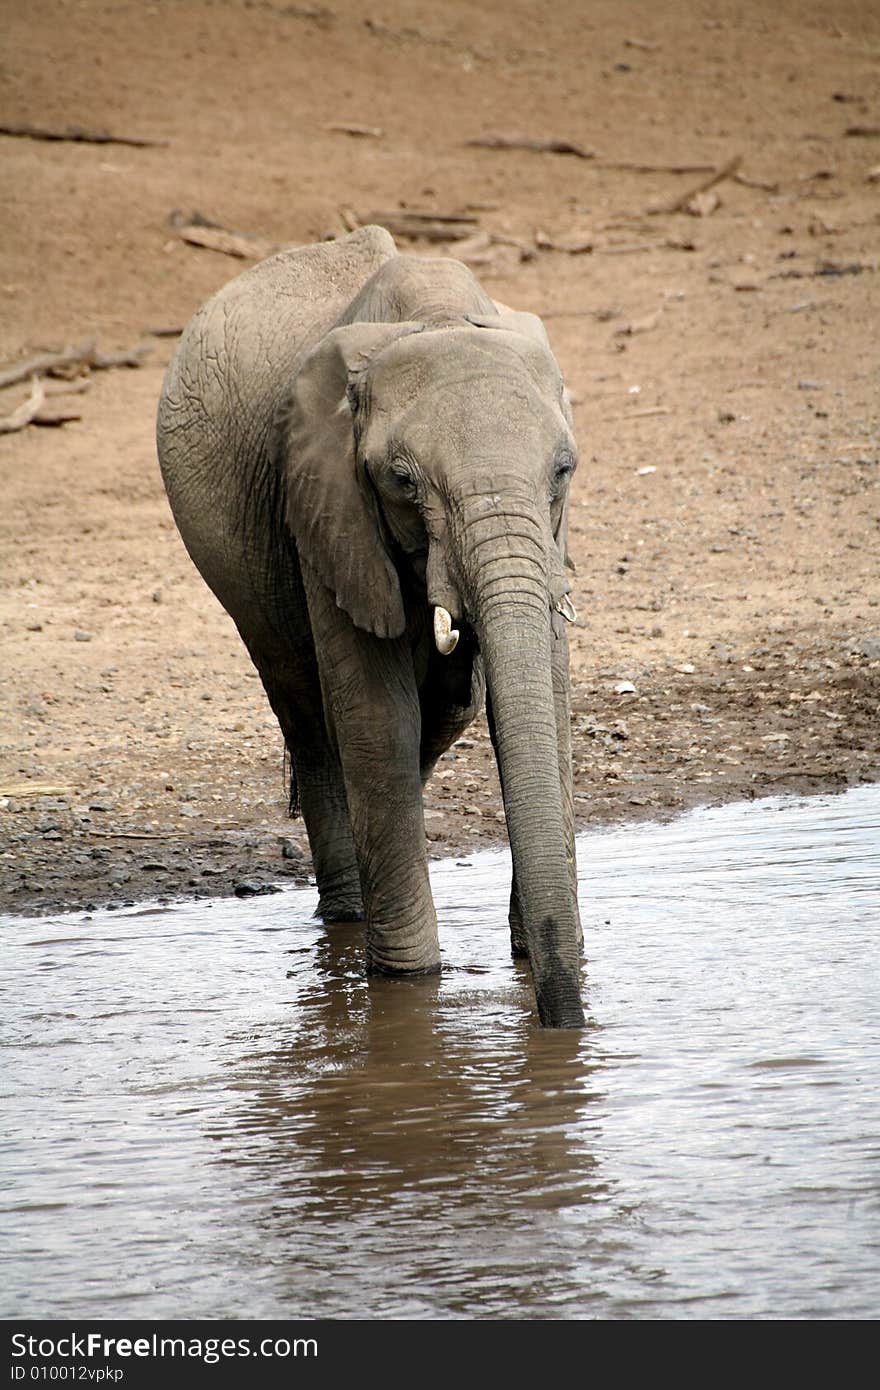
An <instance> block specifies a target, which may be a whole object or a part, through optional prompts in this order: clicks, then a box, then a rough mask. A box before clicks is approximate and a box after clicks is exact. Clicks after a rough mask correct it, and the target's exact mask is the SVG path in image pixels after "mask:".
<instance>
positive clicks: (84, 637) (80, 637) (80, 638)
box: [73, 627, 92, 642]
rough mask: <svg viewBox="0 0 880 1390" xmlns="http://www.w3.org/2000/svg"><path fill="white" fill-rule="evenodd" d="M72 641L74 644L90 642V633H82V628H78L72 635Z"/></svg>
mask: <svg viewBox="0 0 880 1390" xmlns="http://www.w3.org/2000/svg"><path fill="white" fill-rule="evenodd" d="M73 640H74V642H91V640H92V634H91V633H90V632H83V630H82V628H79V627H78V628H77V629H76V632H75V633H74V634H73Z"/></svg>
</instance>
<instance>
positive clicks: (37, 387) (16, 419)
mask: <svg viewBox="0 0 880 1390" xmlns="http://www.w3.org/2000/svg"><path fill="white" fill-rule="evenodd" d="M45 400H46V393H45V392H44V390H43V384H42V382H41V381H40V379H39V377H34V379H33V381H32V382H31V394H30V395H29V396H28V398H27V400H26V401H22V403H21V405H18V406H16V408H15V410H13V411H11V412H10V414H9V415H4V416H3V417H2V418H0V434H14V433H15V432H16V430H23V429H25V428H26V426H27V425H29V424H30V423H31V421H32V420H33V419H34V417H35V416H36V414H37V411H38V410H39V409H40V407H41V406H42V405H43V404H44V402H45Z"/></svg>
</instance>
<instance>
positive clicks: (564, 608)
mask: <svg viewBox="0 0 880 1390" xmlns="http://www.w3.org/2000/svg"><path fill="white" fill-rule="evenodd" d="M553 607H554V608H555V609H556V612H557V613H561V614H562V616H563V618H564V619H565V621H566V622H567V623H573V622H575V621H576V620H577V609H576V608H575V606H574V604H573V603H572V601H571V599H570V598H569V597H568V594H563V595H562V598H560V599H557V600H556V602H555V603H554V605H553Z"/></svg>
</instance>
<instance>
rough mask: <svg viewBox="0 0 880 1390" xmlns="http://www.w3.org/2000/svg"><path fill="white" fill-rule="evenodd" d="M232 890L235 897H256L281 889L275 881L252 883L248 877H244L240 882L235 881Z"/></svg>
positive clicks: (277, 891)
mask: <svg viewBox="0 0 880 1390" xmlns="http://www.w3.org/2000/svg"><path fill="white" fill-rule="evenodd" d="M232 891H233V893H234V894H235V896H236V897H237V898H258V897H262V896H263V894H265V893H280V892H281V889H280V888H279V887H278V885H277V884H275V883H252V882H250V880H249V879H244V880H243V881H242V882H241V883H236V885H235V887H234V888H233V890H232Z"/></svg>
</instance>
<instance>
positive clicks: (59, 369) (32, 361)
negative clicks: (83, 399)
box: [0, 338, 153, 390]
mask: <svg viewBox="0 0 880 1390" xmlns="http://www.w3.org/2000/svg"><path fill="white" fill-rule="evenodd" d="M152 351H153V347H152V344H151V343H139V344H138V345H137V347H133V348H124V349H123V350H122V351H121V352H99V351H98V349H97V346H96V344H95V340H94V338H86V339H85V341H84V342H81V343H77V344H75V345H74V346H73V347H67V348H64V349H63V351H61V352H42V353H40V354H39V355H38V356H36V357H28V358H27V359H26V360H25V361H24V362H16V363H13V365H12V366H10V367H5V368H4V369H3V370H2V371H0V390H2V389H3V388H4V387H6V386H15V385H16V384H17V382H19V381H27V379H28V377H41V376H62V377H65V376H70V377H78V376H81V375H82V374H83V372H88V371H90V370H92V371H105V370H106V369H107V368H110V367H140V366H141V365H142V363H143V361H144V359H145V358H146V357H147V356H148V355H149V354H150V353H151V352H152Z"/></svg>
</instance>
